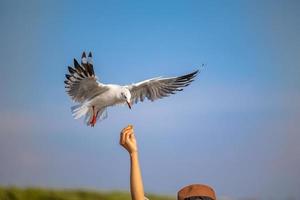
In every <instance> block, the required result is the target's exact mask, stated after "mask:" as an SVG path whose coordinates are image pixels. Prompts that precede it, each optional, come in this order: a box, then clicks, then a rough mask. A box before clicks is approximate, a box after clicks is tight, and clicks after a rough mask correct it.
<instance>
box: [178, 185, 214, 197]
mask: <svg viewBox="0 0 300 200" xmlns="http://www.w3.org/2000/svg"><path fill="white" fill-rule="evenodd" d="M177 200H216V195H215V191H214V190H213V189H212V188H211V187H209V186H207V185H202V184H193V185H188V186H185V187H184V188H182V189H181V190H179V192H178V193H177Z"/></svg>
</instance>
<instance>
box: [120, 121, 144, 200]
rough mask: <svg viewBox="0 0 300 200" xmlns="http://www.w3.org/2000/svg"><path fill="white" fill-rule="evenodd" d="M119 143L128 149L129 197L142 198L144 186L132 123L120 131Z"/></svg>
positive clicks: (138, 199) (137, 199)
mask: <svg viewBox="0 0 300 200" xmlns="http://www.w3.org/2000/svg"><path fill="white" fill-rule="evenodd" d="M120 145H122V146H123V147H124V148H125V149H126V150H127V151H128V153H129V156H130V192H131V198H132V200H144V199H145V197H144V188H143V181H142V175H141V170H140V164H139V158H138V149H137V143H136V139H135V136H134V132H133V126H132V125H128V126H127V127H126V128H124V129H123V130H122V131H121V135H120Z"/></svg>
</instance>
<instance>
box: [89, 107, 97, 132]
mask: <svg viewBox="0 0 300 200" xmlns="http://www.w3.org/2000/svg"><path fill="white" fill-rule="evenodd" d="M92 108H93V116H92V120H91V121H90V125H91V127H94V126H95V124H96V120H97V117H98V113H99V110H98V111H97V113H96V115H95V106H92Z"/></svg>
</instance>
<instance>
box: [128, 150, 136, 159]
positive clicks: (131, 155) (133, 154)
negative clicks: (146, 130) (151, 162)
mask: <svg viewBox="0 0 300 200" xmlns="http://www.w3.org/2000/svg"><path fill="white" fill-rule="evenodd" d="M129 155H130V157H131V158H133V157H138V151H137V150H135V151H132V152H130V153H129Z"/></svg>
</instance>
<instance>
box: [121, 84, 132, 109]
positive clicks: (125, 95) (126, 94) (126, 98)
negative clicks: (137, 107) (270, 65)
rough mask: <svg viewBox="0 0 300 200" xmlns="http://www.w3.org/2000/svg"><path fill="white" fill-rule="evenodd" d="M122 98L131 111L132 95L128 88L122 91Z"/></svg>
mask: <svg viewBox="0 0 300 200" xmlns="http://www.w3.org/2000/svg"><path fill="white" fill-rule="evenodd" d="M121 98H122V100H124V101H125V102H126V103H127V105H128V107H129V108H130V109H131V103H130V102H131V93H130V91H129V90H128V89H127V88H126V87H123V88H122V90H121Z"/></svg>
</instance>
